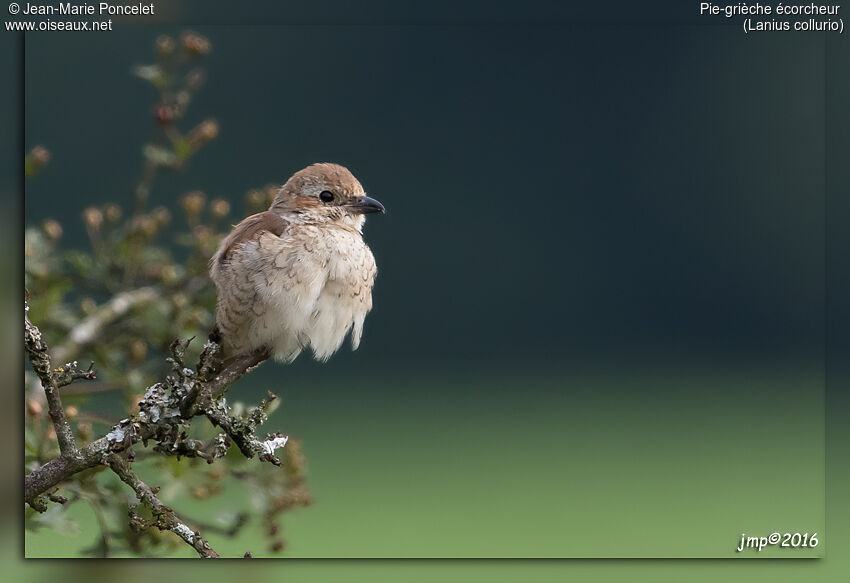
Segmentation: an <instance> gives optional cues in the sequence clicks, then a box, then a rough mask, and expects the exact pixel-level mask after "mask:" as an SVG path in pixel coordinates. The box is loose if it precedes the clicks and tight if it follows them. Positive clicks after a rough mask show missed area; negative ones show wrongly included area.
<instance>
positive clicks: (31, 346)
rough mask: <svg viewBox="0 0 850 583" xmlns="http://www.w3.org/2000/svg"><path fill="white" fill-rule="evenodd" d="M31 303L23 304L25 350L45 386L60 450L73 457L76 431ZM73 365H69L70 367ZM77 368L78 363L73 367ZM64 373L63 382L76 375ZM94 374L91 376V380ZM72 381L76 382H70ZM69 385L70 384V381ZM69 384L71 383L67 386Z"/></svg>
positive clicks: (75, 447) (48, 407)
mask: <svg viewBox="0 0 850 583" xmlns="http://www.w3.org/2000/svg"><path fill="white" fill-rule="evenodd" d="M29 309H30V308H29V304H28V303H26V302H25V303H24V347H25V348H26V351H27V356H29V359H30V362H31V363H32V368H33V370H34V371H35V374H37V375H38V378H39V380H40V381H41V386H42V387H44V394H45V396H46V398H47V409H48V413H49V414H50V420H51V421H52V422H53V427H54V429H55V430H56V440H57V441H58V442H59V451H60V452H61V453H62V455H68V456H73V455H75V454H76V452H77V443H76V441H75V440H74V432H73V431H71V425H70V423H68V418H67V417H66V415H65V408H64V407H62V399H61V398H60V397H59V386H60V384H59V382H58V380H57V377H59V376H60V375H59V374H54V371H52V370H51V369H50V356H48V352H47V343H46V342H45V341H44V338H42V336H41V330H39V329H38V327H37V326H36V325H35V324H33V323H32V322H30V317H29ZM69 366H70V365H69ZM73 366H74V367H76V363H74V365H73ZM60 370H62V371H63V373H62V375H63V376H62V377H61V378H62V380H65V378H66V376H67V375H71V376H73V373H71V372H70V370H68V372H67V375H66V373H65V372H64V371H65V369H64V368H63V369H60ZM93 377H94V373H92V377H91V378H93ZM71 380H73V379H71ZM68 382H71V381H70V380H69V381H68ZM65 384H68V383H65Z"/></svg>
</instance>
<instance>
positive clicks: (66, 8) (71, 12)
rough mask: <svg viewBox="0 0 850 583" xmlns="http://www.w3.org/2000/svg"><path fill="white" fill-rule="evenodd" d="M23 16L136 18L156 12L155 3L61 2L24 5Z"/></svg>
mask: <svg viewBox="0 0 850 583" xmlns="http://www.w3.org/2000/svg"><path fill="white" fill-rule="evenodd" d="M21 14H28V15H29V14H33V15H56V14H58V15H62V16H93V15H95V14H101V15H103V14H109V15H112V16H135V15H143V14H144V15H152V14H155V12H154V5H153V2H151V3H150V4H142V3H139V4H109V3H107V2H100V3H98V4H97V5H94V4H71V3H70V2H60V3H59V5H58V6H46V5H44V4H24V6H23V7H22V8H21Z"/></svg>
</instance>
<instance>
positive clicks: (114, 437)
mask: <svg viewBox="0 0 850 583" xmlns="http://www.w3.org/2000/svg"><path fill="white" fill-rule="evenodd" d="M125 435H126V433H124V430H123V429H121V428H120V427H116V428H115V429H113V430H112V431H110V432H109V433H107V434H106V440H107V441H110V442H113V443H121V442H123V441H124V436H125Z"/></svg>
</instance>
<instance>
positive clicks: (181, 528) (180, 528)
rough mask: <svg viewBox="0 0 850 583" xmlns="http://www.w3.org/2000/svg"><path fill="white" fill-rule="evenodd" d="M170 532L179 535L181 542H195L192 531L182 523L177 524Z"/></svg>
mask: <svg viewBox="0 0 850 583" xmlns="http://www.w3.org/2000/svg"><path fill="white" fill-rule="evenodd" d="M171 531H172V532H175V533H177V534H178V535H180V536H181V537H182V538H183V540H188V541H193V542H194V540H195V533H194V532H192V529H191V528H189V527H188V526H186V525H185V524H183V523H182V522H179V523H177V526H175V527H174V528H172V529H171Z"/></svg>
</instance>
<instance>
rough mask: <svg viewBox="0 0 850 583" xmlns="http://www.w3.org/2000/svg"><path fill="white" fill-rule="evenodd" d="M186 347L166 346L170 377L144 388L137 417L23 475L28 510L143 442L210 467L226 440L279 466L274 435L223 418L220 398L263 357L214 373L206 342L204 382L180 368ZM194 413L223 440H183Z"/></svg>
mask: <svg viewBox="0 0 850 583" xmlns="http://www.w3.org/2000/svg"><path fill="white" fill-rule="evenodd" d="M33 328H35V327H34V326H33ZM36 330H37V328H36ZM186 346H188V342H175V343H173V344H172V348H171V351H172V356H171V358H170V359H169V360H170V361H171V363H172V367H173V370H174V373H175V374H174V375H169V376H168V377H166V379H165V382H160V383H155V384H153V385H151V386H150V387H148V389H147V390H146V391H145V394H144V396H143V398H142V400H141V401H140V402H139V413H138V414H136V415H133V416H130V417H128V418H126V419H122V420H121V421H120V422H118V423H117V424H115V425H114V426H113V427H112V429H111V431H109V433H107V434H106V435H105V436H103V437H101V438H99V439H97V440H95V441H93V442H92V443H90V444H89V445H87V446H86V447H84V448H83V449H81V450H78V451H76V452H75V455H65V454H64V453H63V454H62V455H60V456H59V457H57V458H55V459H53V460H51V461H50V462H48V463H46V464H44V465H43V466H41V467H39V468H37V469H35V470H33V471H32V472H30V473H29V474H27V476H26V478H25V483H24V500H25V501H26V502H28V503H29V504H30V505H31V506H32V507H33V508H36V509H39V508H41V507H43V501H41V500H40V497H41V496H42V495H43V494H44V493H45V492H46V491H47V490H49V489H50V488H53V487H54V486H56V485H58V484H60V483H61V482H63V481H65V480H68V479H69V478H70V477H71V476H73V475H74V474H76V473H78V472H81V471H83V470H86V469H88V468H93V467H97V466H102V465H105V464H106V461H105V460H106V457H107V456H108V454H110V453H113V452H118V451H123V450H128V449H130V448H131V447H132V446H133V444H135V443H138V442H142V443H143V444H145V445H146V444H147V443H148V441H154V442H156V443H155V446H154V449H155V450H156V451H158V452H161V453H165V454H167V455H182V456H187V457H201V458H204V459H206V460H207V462H210V463H211V462H212V461H214V460H215V459H217V458H219V457H222V456H223V455H224V453H225V452H226V450H227V447H228V446H229V445H230V442H231V441H232V442H234V443H236V444H237V446H238V447H239V449H240V451H242V453H243V454H244V455H245V456H246V457H249V458H251V457H253V456H254V455H258V457H259V459H260V460H261V461H269V462H271V463H273V464H275V465H280V460H279V459H278V458H277V457H275V456H274V450H275V449H277V448H280V447H283V446H284V445H285V443H286V438H285V437H283V436H280V435H279V434H275V435H273V436H272V435H269V436H267V438H266V439H265V440H261V439H259V438H257V436H256V435H255V434H254V431H253V430H254V426H255V425H256V423H255V422H253V421H252V420H251V419H249V420H247V421H245V420H242V419H240V418H237V417H233V416H231V415H229V413H228V412H227V411H228V407H227V403H226V401H225V400H224V397H223V395H224V394H225V393H226V392H227V390H228V389H229V388H230V386H231V385H232V384H233V383H234V382H236V381H237V380H239V379H240V378H242V377H243V376H244V375H245V374H246V373H248V372H250V371H251V370H253V368H255V367H256V366H258V365H259V364H260V363H262V362H263V361H264V360H265V359H266V358H267V357H268V355H267V354H259V353H257V354H251V355H247V356H244V357H237V358H234V359H231V360H230V361H228V363H227V365H226V366H224V367H223V368H221V369H220V370H219V366H218V364H216V363H215V362H212V361H214V360H215V359H214V357H215V355H216V354H217V353H218V351H219V350H220V346H219V345H218V344H217V343H215V342H213V341H210V342H208V343H207V345H206V346H205V349H204V352H203V354H202V355H201V360H200V362H199V364H198V370H203V371H205V372H206V374H208V375H209V376H210V377H211V378H210V379H209V380H206V381H205V380H202V379H200V378H198V374H197V373H195V371H193V370H192V369H190V368H188V367H186V366H185V364H184V362H183V354H184V352H185V350H186ZM197 415H204V416H206V417H207V418H209V419H210V421H212V422H213V423H214V424H216V425H218V426H220V427H221V428H222V429H223V430H224V433H225V436H219V437H218V438H216V439H214V440H212V441H211V442H209V443H205V442H202V441H199V440H192V439H188V438H187V435H186V431H185V429H186V427H187V425H188V423H189V422H190V421H191V419H193V418H194V417H195V416H197ZM57 434H58V431H57ZM37 506H38V507H39V508H37Z"/></svg>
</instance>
